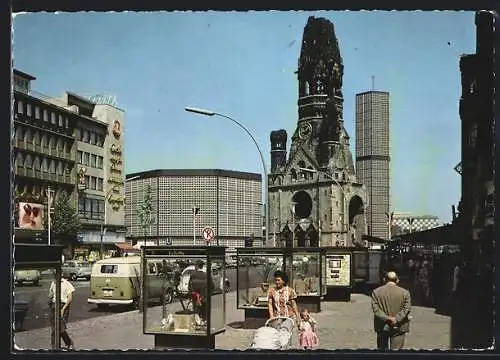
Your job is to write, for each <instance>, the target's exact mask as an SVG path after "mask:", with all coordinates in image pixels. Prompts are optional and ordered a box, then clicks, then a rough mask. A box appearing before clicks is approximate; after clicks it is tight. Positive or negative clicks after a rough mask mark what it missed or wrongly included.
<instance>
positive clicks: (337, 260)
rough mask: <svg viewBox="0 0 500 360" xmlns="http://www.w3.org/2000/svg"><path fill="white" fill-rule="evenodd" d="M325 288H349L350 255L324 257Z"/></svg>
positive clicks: (332, 254) (328, 255)
mask: <svg viewBox="0 0 500 360" xmlns="http://www.w3.org/2000/svg"><path fill="white" fill-rule="evenodd" d="M325 283H326V286H341V287H350V286H351V254H341V253H338V254H334V253H330V254H327V255H326V281H325Z"/></svg>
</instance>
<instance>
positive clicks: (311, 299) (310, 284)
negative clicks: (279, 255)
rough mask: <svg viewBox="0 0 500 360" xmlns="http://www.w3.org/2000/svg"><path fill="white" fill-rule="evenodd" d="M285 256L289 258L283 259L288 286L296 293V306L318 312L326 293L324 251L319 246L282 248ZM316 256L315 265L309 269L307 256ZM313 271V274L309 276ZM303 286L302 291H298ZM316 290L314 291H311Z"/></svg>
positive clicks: (309, 264)
mask: <svg viewBox="0 0 500 360" xmlns="http://www.w3.org/2000/svg"><path fill="white" fill-rule="evenodd" d="M284 249H285V258H286V259H290V260H288V261H285V264H286V265H285V272H287V273H288V275H289V277H290V286H292V287H293V288H294V289H295V291H296V293H297V306H298V307H299V308H301V309H302V308H303V309H307V310H308V311H309V312H315V313H318V312H320V311H321V299H322V298H323V296H324V295H326V286H324V279H323V278H324V276H325V271H324V269H325V268H324V266H323V264H324V262H325V259H326V252H325V250H324V248H321V247H296V248H284ZM311 257H313V258H316V262H317V265H316V266H315V269H314V268H313V269H311V263H310V260H307V261H305V260H306V259H309V258H311ZM304 267H305V269H304ZM311 270H312V272H314V274H315V275H313V276H310V273H311ZM301 288H304V292H302V291H300V289H301ZM311 290H316V291H311Z"/></svg>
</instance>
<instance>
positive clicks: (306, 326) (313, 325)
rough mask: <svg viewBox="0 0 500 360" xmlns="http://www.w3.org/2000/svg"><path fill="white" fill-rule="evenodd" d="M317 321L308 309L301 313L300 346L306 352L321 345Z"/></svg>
mask: <svg viewBox="0 0 500 360" xmlns="http://www.w3.org/2000/svg"><path fill="white" fill-rule="evenodd" d="M317 324H318V323H317V321H316V320H314V319H313V317H312V316H311V315H309V311H307V309H302V310H301V311H300V323H299V344H300V347H301V348H303V349H304V350H312V348H313V347H314V346H317V345H318V344H319V340H318V335H317V333H316V331H317Z"/></svg>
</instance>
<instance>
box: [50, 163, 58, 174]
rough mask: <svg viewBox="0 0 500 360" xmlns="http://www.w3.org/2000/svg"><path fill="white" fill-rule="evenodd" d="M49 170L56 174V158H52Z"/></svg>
mask: <svg viewBox="0 0 500 360" xmlns="http://www.w3.org/2000/svg"><path fill="white" fill-rule="evenodd" d="M49 171H50V173H51V174H55V173H56V164H55V161H54V160H50V163H49Z"/></svg>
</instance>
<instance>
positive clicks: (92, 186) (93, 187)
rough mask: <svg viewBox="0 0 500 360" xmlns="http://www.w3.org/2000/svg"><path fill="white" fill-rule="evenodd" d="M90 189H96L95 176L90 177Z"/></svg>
mask: <svg viewBox="0 0 500 360" xmlns="http://www.w3.org/2000/svg"><path fill="white" fill-rule="evenodd" d="M90 189H91V190H96V189H97V178H96V177H95V176H91V177H90Z"/></svg>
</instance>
